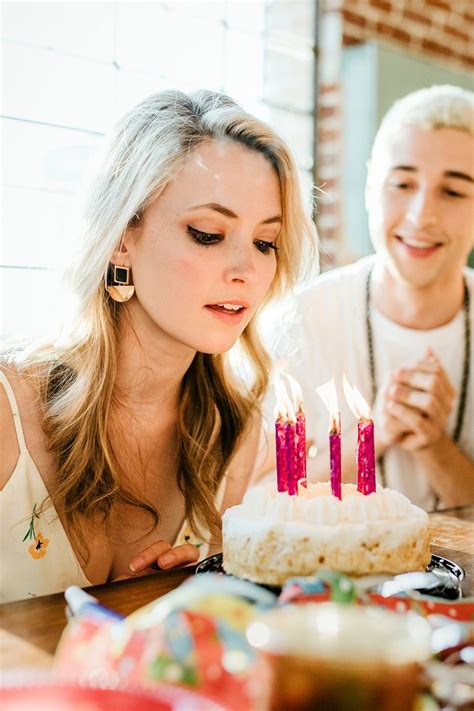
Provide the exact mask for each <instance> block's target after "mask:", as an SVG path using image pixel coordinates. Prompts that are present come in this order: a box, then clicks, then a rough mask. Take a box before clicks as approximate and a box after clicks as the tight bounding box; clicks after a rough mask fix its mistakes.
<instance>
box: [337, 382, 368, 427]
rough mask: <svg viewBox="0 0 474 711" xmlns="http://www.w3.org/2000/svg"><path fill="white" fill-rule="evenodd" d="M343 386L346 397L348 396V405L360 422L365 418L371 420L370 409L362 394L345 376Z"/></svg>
mask: <svg viewBox="0 0 474 711" xmlns="http://www.w3.org/2000/svg"><path fill="white" fill-rule="evenodd" d="M342 385H343V388H344V395H345V396H346V400H347V404H348V405H349V407H350V408H351V410H352V413H353V414H354V415H355V417H357V419H358V420H360V419H362V418H365V419H367V420H369V419H370V415H371V412H370V407H369V405H368V404H367V402H366V401H365V400H364V398H363V397H362V395H361V394H360V392H359V391H358V390H357V388H356V387H355V386H354V385H351V384H350V383H349V381H348V380H347V378H346V376H345V375H344V376H343V378H342Z"/></svg>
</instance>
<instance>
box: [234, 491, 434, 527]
mask: <svg viewBox="0 0 474 711" xmlns="http://www.w3.org/2000/svg"><path fill="white" fill-rule="evenodd" d="M230 517H232V518H242V519H246V520H247V521H248V522H251V521H259V522H262V520H265V523H266V524H272V523H277V522H295V523H300V524H309V525H312V526H318V525H319V526H321V525H322V526H324V525H335V524H344V523H350V524H353V523H366V522H368V521H403V520H406V519H407V518H409V519H411V520H412V521H413V519H414V518H415V519H416V518H419V519H420V522H421V521H423V522H427V521H428V515H427V514H426V512H425V511H423V510H422V509H420V508H418V507H417V506H414V505H413V504H412V503H411V502H410V501H409V500H408V499H407V498H406V496H403V494H400V493H399V492H398V491H393V490H392V489H380V488H379V489H377V491H376V492H374V493H372V494H369V495H367V496H366V495H364V494H361V493H360V492H359V491H357V487H356V486H355V485H354V484H343V486H342V500H339V499H338V498H337V497H335V496H332V495H331V488H330V484H329V483H317V484H310V483H308V484H307V487H305V486H301V485H300V486H299V495H298V496H289V495H288V494H287V493H286V492H278V491H277V490H276V487H275V486H274V485H273V484H267V485H264V486H257V487H255V488H253V489H250V490H249V491H248V492H247V493H246V495H245V497H244V500H243V502H242V504H240V505H239V506H233V507H232V508H231V509H228V510H227V511H226V512H225V514H224V518H227V519H229V518H230Z"/></svg>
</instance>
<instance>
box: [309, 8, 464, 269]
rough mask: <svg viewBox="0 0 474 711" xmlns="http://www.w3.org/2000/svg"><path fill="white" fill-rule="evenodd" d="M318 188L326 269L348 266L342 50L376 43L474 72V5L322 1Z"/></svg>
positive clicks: (447, 65) (319, 216)
mask: <svg viewBox="0 0 474 711" xmlns="http://www.w3.org/2000/svg"><path fill="white" fill-rule="evenodd" d="M320 18H321V24H320V51H319V66H320V70H319V85H320V89H319V99H320V103H319V106H320V108H319V114H318V121H317V126H318V136H317V139H318V140H317V145H318V153H317V176H316V184H317V185H322V186H323V190H325V191H327V192H328V193H329V195H322V194H321V196H320V198H319V199H317V204H318V214H317V217H316V221H317V224H318V230H319V234H320V237H321V243H322V264H323V267H324V266H325V267H326V268H327V267H330V266H333V265H338V264H343V263H345V262H347V261H349V260H350V258H351V255H348V254H347V253H346V251H345V246H344V242H343V235H342V234H341V224H342V221H341V199H340V182H341V135H342V133H341V132H342V117H341V87H340V73H339V67H340V61H341V52H342V47H343V46H347V45H351V44H357V43H361V42H365V41H369V40H370V41H374V40H375V41H377V42H379V43H381V44H385V45H386V46H390V47H393V48H395V49H398V50H400V49H401V48H403V50H404V51H405V52H407V53H410V54H412V55H413V56H415V57H422V58H423V59H425V60H432V61H434V62H437V63H438V64H440V65H443V66H445V67H449V68H454V69H456V68H461V69H463V70H464V71H466V70H468V71H469V70H470V71H472V69H473V67H474V41H473V39H474V2H473V1H472V0H321V2H320Z"/></svg>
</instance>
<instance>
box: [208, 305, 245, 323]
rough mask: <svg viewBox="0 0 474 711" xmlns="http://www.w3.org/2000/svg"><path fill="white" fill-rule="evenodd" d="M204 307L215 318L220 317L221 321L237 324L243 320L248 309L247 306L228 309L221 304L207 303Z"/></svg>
mask: <svg viewBox="0 0 474 711" xmlns="http://www.w3.org/2000/svg"><path fill="white" fill-rule="evenodd" d="M226 303H229V302H226ZM230 303H232V302H230ZM204 308H206V309H207V310H208V311H209V312H210V313H211V314H212V315H213V316H214V317H215V318H218V319H219V320H220V321H223V322H224V323H231V324H233V325H237V324H239V323H240V322H241V321H242V319H243V317H244V313H245V311H246V310H247V307H246V306H240V308H239V309H238V310H236V311H233V310H230V309H226V308H225V307H223V306H221V305H219V304H207V305H206V306H205V307H204Z"/></svg>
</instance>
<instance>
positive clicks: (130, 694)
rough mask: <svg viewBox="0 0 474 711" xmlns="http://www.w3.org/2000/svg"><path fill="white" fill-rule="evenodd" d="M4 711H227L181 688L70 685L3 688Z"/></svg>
mask: <svg viewBox="0 0 474 711" xmlns="http://www.w3.org/2000/svg"><path fill="white" fill-rule="evenodd" d="M0 708H1V709H2V711H32V709H34V711H79V709H80V710H81V711H82V710H84V711H110V709H113V711H137V709H139V711H178V710H179V711H226V709H225V706H222V705H221V704H219V703H217V702H215V701H213V700H212V699H211V698H209V697H208V696H206V695H204V694H201V693H198V692H195V691H191V690H188V689H184V688H181V687H178V686H168V685H159V684H157V685H156V686H154V687H153V688H150V689H144V688H142V689H137V688H136V689H100V688H97V687H91V686H79V685H77V684H72V683H68V682H61V681H56V682H51V681H49V682H47V683H44V684H42V683H37V684H35V683H32V684H27V685H25V686H3V687H1V688H0Z"/></svg>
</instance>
